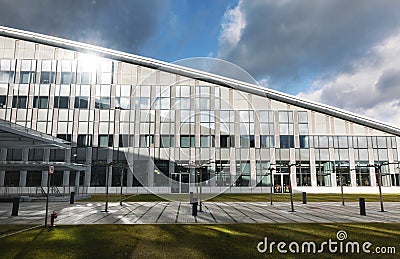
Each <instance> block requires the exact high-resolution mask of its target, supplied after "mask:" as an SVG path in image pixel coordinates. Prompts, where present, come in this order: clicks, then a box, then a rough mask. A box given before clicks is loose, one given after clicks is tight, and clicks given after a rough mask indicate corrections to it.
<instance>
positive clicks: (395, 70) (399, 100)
mask: <svg viewBox="0 0 400 259" xmlns="http://www.w3.org/2000/svg"><path fill="white" fill-rule="evenodd" d="M352 67H353V69H351V71H352V72H347V73H340V74H337V75H336V76H334V77H331V78H327V79H320V80H318V81H314V82H313V85H312V87H310V88H309V89H307V90H306V91H304V92H301V93H299V94H298V96H299V97H302V98H305V99H309V100H313V101H317V102H323V103H327V104H329V105H333V106H336V107H340V108H343V109H346V110H349V111H352V112H356V113H359V114H362V115H365V116H368V117H371V118H374V119H378V120H382V121H384V122H387V123H390V124H393V125H395V126H397V127H400V116H399V112H398V111H399V109H400V33H398V34H397V35H395V36H392V37H389V38H387V39H385V40H384V41H382V42H381V43H380V44H377V45H376V46H374V47H372V48H371V49H370V50H369V51H368V53H367V55H366V56H365V57H363V58H361V59H358V60H356V61H354V62H353V63H352Z"/></svg>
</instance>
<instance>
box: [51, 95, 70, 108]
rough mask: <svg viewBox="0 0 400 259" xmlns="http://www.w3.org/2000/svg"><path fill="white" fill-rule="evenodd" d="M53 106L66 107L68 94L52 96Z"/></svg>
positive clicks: (67, 106)
mask: <svg viewBox="0 0 400 259" xmlns="http://www.w3.org/2000/svg"><path fill="white" fill-rule="evenodd" d="M54 108H59V109H68V108H69V96H54Z"/></svg>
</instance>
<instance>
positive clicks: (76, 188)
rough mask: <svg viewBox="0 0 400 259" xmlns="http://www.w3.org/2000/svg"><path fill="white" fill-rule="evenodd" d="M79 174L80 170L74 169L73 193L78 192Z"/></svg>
mask: <svg viewBox="0 0 400 259" xmlns="http://www.w3.org/2000/svg"><path fill="white" fill-rule="evenodd" d="M80 175H81V171H76V173H75V193H76V194H78V193H79V178H80Z"/></svg>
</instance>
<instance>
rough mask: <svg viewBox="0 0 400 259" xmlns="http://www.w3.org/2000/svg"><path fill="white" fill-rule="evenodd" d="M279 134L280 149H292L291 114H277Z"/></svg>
mask: <svg viewBox="0 0 400 259" xmlns="http://www.w3.org/2000/svg"><path fill="white" fill-rule="evenodd" d="M279 134H280V147H281V148H294V130H293V112H292V111H280V112H279Z"/></svg>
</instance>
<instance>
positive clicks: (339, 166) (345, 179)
mask: <svg viewBox="0 0 400 259" xmlns="http://www.w3.org/2000/svg"><path fill="white" fill-rule="evenodd" d="M335 170H336V182H337V186H340V185H343V186H351V178H350V165H349V163H348V162H342V161H336V162H335Z"/></svg>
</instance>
